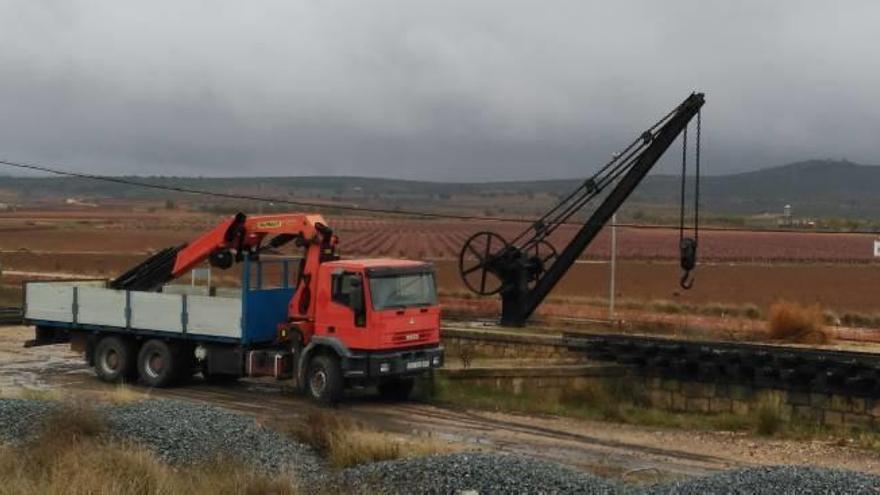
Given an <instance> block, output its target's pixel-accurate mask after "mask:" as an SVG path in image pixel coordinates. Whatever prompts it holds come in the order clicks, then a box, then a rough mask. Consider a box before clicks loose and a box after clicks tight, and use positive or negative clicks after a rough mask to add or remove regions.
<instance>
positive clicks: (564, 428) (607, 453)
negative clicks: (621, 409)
mask: <svg viewBox="0 0 880 495" xmlns="http://www.w3.org/2000/svg"><path fill="white" fill-rule="evenodd" d="M30 335H31V330H30V329H29V328H25V327H0V391H2V392H3V393H5V394H14V393H15V392H16V391H17V390H20V389H23V388H29V389H41V388H42V389H57V390H59V391H61V392H62V393H66V394H88V393H94V392H100V391H109V390H111V385H107V384H104V383H101V382H99V381H98V380H97V379H96V378H94V376H93V375H92V372H91V370H89V369H87V368H86V366H85V365H84V364H83V362H82V359H81V358H80V356H79V355H76V354H73V353H71V352H70V351H69V350H68V349H67V347H66V346H63V345H56V346H47V347H39V348H32V349H25V348H23V347H22V343H23V342H24V340H26V339H27V338H29V336H30ZM148 393H149V394H150V395H152V396H155V397H168V398H176V399H182V400H191V401H198V402H206V403H211V404H216V405H221V406H224V407H228V408H230V409H234V410H237V411H240V412H242V413H245V414H251V415H253V416H255V417H256V418H258V420H264V421H277V420H278V418H284V420H285V421H292V422H296V421H303V420H304V418H305V417H306V415H307V414H308V413H309V412H311V411H314V410H315V408H316V406H314V405H313V404H311V403H310V402H308V401H307V400H306V399H304V398H301V397H298V396H295V395H293V394H292V393H291V392H290V391H289V390H286V389H284V388H282V387H280V386H279V385H278V384H277V382H273V381H243V382H241V383H240V384H238V385H234V386H223V387H220V386H209V385H205V384H201V383H194V384H192V385H190V386H188V387H184V388H175V389H165V390H161V389H154V390H149V391H148ZM337 412H338V414H342V415H345V416H348V417H350V418H352V419H355V420H358V421H361V422H364V423H366V424H368V425H371V426H373V427H376V428H379V429H382V430H385V431H390V432H393V433H397V434H405V435H419V436H430V437H433V438H437V439H441V440H446V441H449V442H453V443H458V444H463V445H464V446H465V447H466V448H468V449H474V450H490V451H501V452H509V453H518V454H523V455H529V456H534V457H539V458H544V459H550V460H554V461H557V462H561V463H564V464H568V465H571V466H574V467H576V468H579V469H584V470H587V471H590V472H594V473H598V474H601V475H605V476H612V477H616V478H624V479H629V480H633V479H641V480H643V481H653V480H655V479H669V478H675V477H685V476H693V475H700V474H705V473H709V472H713V471H717V470H721V469H728V468H733V467H744V466H755V465H770V464H779V463H786V464H803V465H818V466H828V467H837V468H845V469H853V470H858V471H864V472H871V473H878V474H880V454H878V453H875V452H869V451H865V450H860V449H856V448H853V447H848V446H846V445H841V444H839V443H836V442H835V443H831V442H824V441H809V442H801V441H792V440H774V439H766V438H758V437H752V436H749V435H747V434H740V433H730V432H690V431H682V430H670V429H662V428H653V427H651V428H649V427H639V426H631V425H619V424H614V423H606V422H597V421H584V420H575V419H567V418H559V417H550V416H527V415H519V414H505V413H490V412H482V411H473V410H467V409H451V408H445V407H437V406H433V405H429V404H424V403H416V402H408V403H398V404H389V403H383V402H378V401H376V400H373V399H371V398H369V397H360V398H353V399H352V400H350V401H348V402H345V403H343V404H342V405H340V406H339V407H338V408H337Z"/></svg>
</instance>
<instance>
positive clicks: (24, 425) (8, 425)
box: [0, 399, 55, 444]
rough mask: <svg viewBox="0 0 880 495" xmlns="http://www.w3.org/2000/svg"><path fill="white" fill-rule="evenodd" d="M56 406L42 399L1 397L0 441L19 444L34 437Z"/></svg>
mask: <svg viewBox="0 0 880 495" xmlns="http://www.w3.org/2000/svg"><path fill="white" fill-rule="evenodd" d="M54 407H55V405H54V404H53V403H51V402H47V401H41V400H24V399H0V443H9V444H18V443H21V442H23V441H25V440H27V439H29V438H31V437H33V436H34V435H35V434H37V433H38V432H39V430H40V425H42V424H43V420H44V419H45V418H46V417H47V416H48V415H49V414H51V412H52V410H53V409H54Z"/></svg>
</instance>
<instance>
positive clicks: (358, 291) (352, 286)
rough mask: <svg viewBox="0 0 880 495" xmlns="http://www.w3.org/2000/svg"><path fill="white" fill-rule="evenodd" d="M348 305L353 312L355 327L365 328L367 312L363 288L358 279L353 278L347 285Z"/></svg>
mask: <svg viewBox="0 0 880 495" xmlns="http://www.w3.org/2000/svg"><path fill="white" fill-rule="evenodd" d="M348 304H349V306H350V307H351V310H352V311H353V312H354V324H355V326H357V327H362V326H365V325H366V324H367V311H366V307H365V302H364V286H363V284H362V283H361V279H360V278H353V279H352V280H351V282H350V283H349V290H348Z"/></svg>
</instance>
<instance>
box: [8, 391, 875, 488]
mask: <svg viewBox="0 0 880 495" xmlns="http://www.w3.org/2000/svg"><path fill="white" fill-rule="evenodd" d="M57 407H58V405H57V404H56V403H53V402H51V401H38V400H23V399H0V444H10V443H11V444H16V443H21V442H22V441H25V440H27V439H29V438H32V437H33V436H34V435H35V434H37V433H39V429H40V426H41V425H42V423H43V420H44V419H45V418H46V417H47V416H48V415H49V414H51V413H52V412H53V410H55V408H57ZM100 410H101V411H102V412H103V413H104V415H105V416H106V419H107V423H108V426H109V428H110V432H111V434H112V435H115V436H117V437H119V438H122V439H126V440H132V441H135V442H138V443H140V444H143V445H145V446H146V447H147V448H149V449H151V450H153V451H154V452H155V453H156V455H157V456H159V457H160V458H162V459H163V460H165V461H167V462H169V463H172V464H188V463H192V462H198V461H201V460H208V461H210V460H211V459H215V458H217V457H221V456H222V457H232V458H235V459H240V460H242V461H248V462H252V463H254V464H255V465H256V466H258V467H260V468H263V469H266V470H271V471H277V470H286V469H288V468H289V469H292V470H293V472H294V473H295V474H296V475H297V476H298V477H299V478H300V479H301V480H302V481H303V482H304V483H305V485H306V487H312V488H314V490H315V491H318V492H321V493H324V492H326V491H327V487H335V486H337V485H342V486H343V487H345V488H347V489H349V490H350V491H353V492H356V493H389V494H394V493H428V494H441V493H442V494H452V493H479V494H482V495H486V494H494V493H542V494H555V493H587V494H618V493H620V494H626V495H666V494H684V495H687V494H752V493H757V494H781V495H786V494H820V493H822V494H825V493H836V494H875V495H876V494H877V493H880V476H874V475H868V474H863V473H857V472H852V471H843V470H834V469H822V468H810V467H795V466H772V467H756V468H748V469H739V470H732V471H725V472H721V473H718V474H715V475H712V476H706V477H701V478H692V479H688V480H682V481H675V482H669V483H662V484H657V485H653V486H635V485H625V484H621V483H617V482H614V481H609V480H607V479H604V478H601V477H598V476H594V475H591V474H588V473H584V472H581V471H577V470H574V469H570V468H567V467H565V466H562V465H559V464H556V463H552V462H547V461H541V460H537V459H532V458H526V457H520V456H515V455H503V454H492V453H467V452H465V453H455V454H447V455H436V456H430V457H423V458H415V459H400V460H394V461H384V462H377V463H373V464H366V465H363V466H358V467H355V468H351V469H346V470H343V471H340V472H337V473H332V471H330V470H328V469H327V468H326V467H325V465H324V464H323V462H322V461H321V460H320V459H319V458H318V457H317V455H316V454H315V453H314V452H313V451H312V450H311V449H310V448H309V447H307V446H304V445H302V444H299V443H297V442H295V441H292V440H290V439H288V438H286V437H284V436H282V435H280V434H279V433H277V432H274V431H272V430H269V429H266V428H262V427H260V426H259V425H257V424H256V422H255V421H254V420H253V419H252V418H250V417H248V416H244V415H240V414H236V413H233V412H231V411H228V410H225V409H222V408H218V407H214V406H208V405H204V404H198V403H189V402H181V401H173V400H146V401H142V402H135V403H131V404H125V405H105V406H100Z"/></svg>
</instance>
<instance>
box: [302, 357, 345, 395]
mask: <svg viewBox="0 0 880 495" xmlns="http://www.w3.org/2000/svg"><path fill="white" fill-rule="evenodd" d="M305 388H306V391H307V392H308V394H309V397H311V398H312V399H313V400H315V401H317V402H321V403H324V404H333V403H334V402H338V401H339V399H341V398H342V389H343V383H342V370H340V369H339V360H338V359H336V358H334V357H332V356H327V355H321V356H315V357H314V358H313V359H312V360H311V361H310V362H309V368H308V372H307V373H306V387H305Z"/></svg>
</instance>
